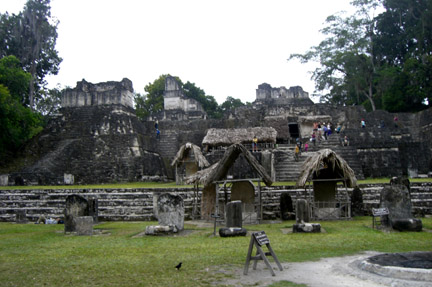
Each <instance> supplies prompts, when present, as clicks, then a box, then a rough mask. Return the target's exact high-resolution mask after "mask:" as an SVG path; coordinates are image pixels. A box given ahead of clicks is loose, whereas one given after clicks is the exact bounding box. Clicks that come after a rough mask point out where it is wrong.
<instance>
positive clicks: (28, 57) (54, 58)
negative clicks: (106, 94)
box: [0, 0, 62, 109]
mask: <svg viewBox="0 0 432 287" xmlns="http://www.w3.org/2000/svg"><path fill="white" fill-rule="evenodd" d="M50 10H51V7H50V0H28V1H27V3H26V4H25V6H24V10H23V12H21V13H19V14H18V15H15V14H13V15H9V14H8V13H6V14H4V15H1V17H0V21H1V22H0V35H1V36H3V37H4V38H3V43H2V45H0V48H1V51H0V55H1V56H8V55H14V56H16V57H17V58H18V59H20V61H21V63H22V65H23V68H24V70H25V71H26V72H29V73H30V75H31V78H30V82H29V91H28V96H27V97H26V98H24V99H23V102H24V103H25V104H26V105H28V106H29V107H30V108H31V109H33V108H34V103H35V101H34V98H35V96H39V94H36V93H37V92H39V90H40V89H41V88H42V87H43V86H44V85H45V81H44V78H45V76H46V75H49V74H54V75H56V74H57V73H58V70H59V65H60V63H61V61H62V59H61V58H60V57H59V55H58V52H57V51H56V50H55V45H56V40H57V25H58V21H56V20H55V19H53V18H52V17H51V12H50Z"/></svg>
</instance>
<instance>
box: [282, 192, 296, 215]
mask: <svg viewBox="0 0 432 287" xmlns="http://www.w3.org/2000/svg"><path fill="white" fill-rule="evenodd" d="M280 212H281V219H282V220H293V219H295V213H294V208H293V204H292V199H291V196H290V195H289V193H288V192H282V193H281V196H280Z"/></svg>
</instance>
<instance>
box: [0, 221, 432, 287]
mask: <svg viewBox="0 0 432 287" xmlns="http://www.w3.org/2000/svg"><path fill="white" fill-rule="evenodd" d="M422 221H423V226H424V228H426V229H431V228H432V219H431V218H424V219H422ZM294 223H295V222H294V221H286V222H283V223H277V224H260V225H249V226H247V227H246V228H247V229H248V230H264V231H265V232H266V234H267V235H268V237H269V239H270V242H271V245H272V248H273V250H274V252H275V253H276V255H277V256H278V258H279V260H280V261H281V262H282V263H284V262H303V261H312V260H318V259H320V258H324V257H334V256H343V255H352V254H356V253H359V252H362V251H367V250H373V251H379V252H408V251H430V250H431V247H430V242H431V240H432V233H430V232H389V233H384V232H380V231H377V230H373V229H372V228H371V224H372V221H371V218H370V217H358V218H354V219H353V220H351V221H325V222H321V225H322V228H323V229H324V230H326V233H321V234H301V233H295V234H294V233H290V234H284V233H283V232H282V231H281V230H283V229H290V228H292V224H294ZM155 224H157V223H156V222H106V223H101V224H98V225H96V226H95V230H96V231H99V235H94V236H92V237H89V236H72V235H65V234H64V232H63V230H64V227H63V225H57V224H56V225H35V224H14V223H4V222H2V223H0V253H1V254H2V256H0V266H1V268H2V272H0V282H2V286H61V285H65V282H66V283H67V284H68V285H71V286H144V285H152V286H188V287H189V286H215V284H217V282H219V283H220V284H223V282H224V280H226V279H232V277H233V274H234V273H235V272H236V271H238V270H243V267H244V263H245V259H246V254H247V250H248V246H249V240H250V236H247V237H234V238H221V237H218V236H217V237H213V236H212V233H213V226H212V225H209V226H208V227H197V226H195V225H192V224H188V222H186V225H185V229H186V230H187V231H188V233H186V234H184V235H176V236H137V235H139V234H141V233H142V232H144V230H145V227H146V226H148V225H155ZM287 246H289V248H287ZM180 261H181V262H183V266H182V269H181V270H180V271H176V270H175V268H174V266H175V265H176V264H178V262H180ZM271 264H272V265H273V264H274V263H273V262H271ZM263 266H264V263H263V262H259V263H258V268H264V267H263ZM251 269H252V267H250V270H249V272H252V270H251ZM274 286H298V285H295V284H292V285H288V283H287V282H283V283H279V285H274ZM300 286H301V285H300Z"/></svg>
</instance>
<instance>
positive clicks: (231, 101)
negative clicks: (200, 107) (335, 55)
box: [221, 97, 245, 112]
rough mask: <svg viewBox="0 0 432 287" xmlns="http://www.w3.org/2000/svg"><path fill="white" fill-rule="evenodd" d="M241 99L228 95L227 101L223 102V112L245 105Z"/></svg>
mask: <svg viewBox="0 0 432 287" xmlns="http://www.w3.org/2000/svg"><path fill="white" fill-rule="evenodd" d="M244 105H245V104H243V102H242V101H241V100H240V99H235V98H233V97H227V98H226V100H225V102H223V103H222V105H221V109H222V111H223V112H226V111H229V110H231V109H235V108H239V107H242V106H244Z"/></svg>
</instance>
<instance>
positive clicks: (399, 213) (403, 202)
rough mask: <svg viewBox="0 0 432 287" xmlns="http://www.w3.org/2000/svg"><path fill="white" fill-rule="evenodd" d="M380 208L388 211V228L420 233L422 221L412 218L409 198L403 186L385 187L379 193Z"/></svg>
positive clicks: (406, 189)
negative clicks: (385, 208)
mask: <svg viewBox="0 0 432 287" xmlns="http://www.w3.org/2000/svg"><path fill="white" fill-rule="evenodd" d="M380 206H381V207H387V208H388V210H389V215H388V218H389V224H390V227H392V228H393V229H396V230H399V231H421V230H422V221H421V220H420V219H418V218H414V217H413V214H412V208H411V197H410V194H409V191H408V188H407V187H406V186H405V185H401V184H394V185H390V186H386V187H384V188H383V190H382V191H381V196H380Z"/></svg>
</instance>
